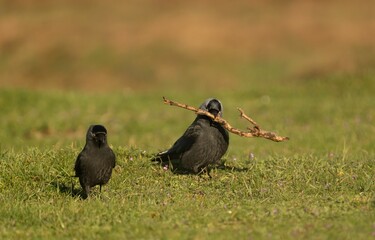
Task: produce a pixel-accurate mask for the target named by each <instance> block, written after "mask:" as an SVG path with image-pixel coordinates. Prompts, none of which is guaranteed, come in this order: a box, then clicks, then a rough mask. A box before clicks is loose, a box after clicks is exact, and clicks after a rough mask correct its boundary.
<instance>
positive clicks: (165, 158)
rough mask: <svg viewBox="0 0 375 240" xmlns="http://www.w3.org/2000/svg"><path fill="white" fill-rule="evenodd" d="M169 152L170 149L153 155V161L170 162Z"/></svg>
mask: <svg viewBox="0 0 375 240" xmlns="http://www.w3.org/2000/svg"><path fill="white" fill-rule="evenodd" d="M167 152H168V151H164V152H160V153H157V154H156V155H155V156H153V157H152V158H151V161H152V162H159V163H163V162H169V156H168V154H167Z"/></svg>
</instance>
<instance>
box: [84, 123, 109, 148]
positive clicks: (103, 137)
mask: <svg viewBox="0 0 375 240" xmlns="http://www.w3.org/2000/svg"><path fill="white" fill-rule="evenodd" d="M87 140H88V141H92V142H93V143H95V145H96V146H98V147H99V148H100V147H101V146H103V145H105V144H106V143H107V129H106V128H105V127H104V126H103V125H91V126H90V128H89V130H88V131H87Z"/></svg>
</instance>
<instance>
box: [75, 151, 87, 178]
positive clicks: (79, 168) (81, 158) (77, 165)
mask: <svg viewBox="0 0 375 240" xmlns="http://www.w3.org/2000/svg"><path fill="white" fill-rule="evenodd" d="M85 158H86V154H85V152H84V151H82V152H80V153H79V154H78V157H77V160H76V163H75V165H74V171H75V173H76V175H75V176H76V177H78V176H79V175H81V174H82V161H84V159H85Z"/></svg>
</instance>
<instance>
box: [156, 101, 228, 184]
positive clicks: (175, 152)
mask: <svg viewBox="0 0 375 240" xmlns="http://www.w3.org/2000/svg"><path fill="white" fill-rule="evenodd" d="M199 108H200V109H202V110H206V111H208V112H210V113H211V114H213V115H214V116H217V115H219V116H220V117H222V114H223V105H222V104H221V102H220V101H219V100H218V99H215V98H209V99H207V100H206V101H205V102H204V103H203V104H202V105H201V106H200V107H199ZM228 145H229V134H228V131H227V130H225V129H224V128H223V127H222V126H221V125H220V124H219V123H217V122H214V121H213V120H212V119H211V118H209V117H207V116H205V115H198V116H197V117H196V118H195V120H194V122H193V123H192V124H191V125H190V126H189V127H188V128H187V130H186V131H185V133H184V134H183V135H182V136H181V137H180V138H179V139H178V140H177V141H176V142H175V143H174V144H173V146H172V147H171V148H170V149H169V150H167V151H164V152H161V153H158V154H157V155H156V156H155V157H153V158H152V161H158V162H161V163H162V164H163V165H166V164H168V163H171V164H172V167H173V169H174V170H177V171H182V172H186V171H187V172H192V173H201V172H202V171H206V172H207V174H208V175H209V176H210V174H209V169H208V167H209V165H212V164H218V163H219V161H220V159H221V157H222V156H223V155H224V154H225V152H226V151H227V149H228ZM210 177H211V176H210Z"/></svg>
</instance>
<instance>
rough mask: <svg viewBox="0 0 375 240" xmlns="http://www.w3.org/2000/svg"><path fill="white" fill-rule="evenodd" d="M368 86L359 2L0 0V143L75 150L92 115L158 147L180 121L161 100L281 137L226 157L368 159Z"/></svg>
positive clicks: (373, 60)
mask: <svg viewBox="0 0 375 240" xmlns="http://www.w3.org/2000/svg"><path fill="white" fill-rule="evenodd" d="M374 78H375V1H373V0H358V1H345V0H325V1H323V0H322V1H320V0H311V1H308V0H299V1H297V0H270V1H254V0H237V1H226V0H225V1H224V0H216V1H208V0H196V1H182V0H176V1H170V0H130V1H120V0H107V1H99V0H65V1H63V0H53V1H48V0H8V1H7V0H5V1H4V0H0V94H1V95H0V108H1V109H2V111H3V118H2V119H0V123H1V124H2V126H4V131H0V139H2V141H1V142H2V143H1V145H0V146H21V147H22V146H25V145H26V146H29V145H36V146H46V147H48V146H51V145H54V146H57V147H58V146H64V145H66V144H70V143H72V142H76V141H80V143H79V146H81V145H82V144H83V142H84V136H85V132H86V130H87V127H88V125H89V124H92V123H93V122H94V121H96V122H99V123H103V124H104V125H105V126H108V128H109V132H111V133H113V134H112V135H111V140H110V141H111V143H112V144H114V145H115V146H118V145H120V146H124V145H125V146H136V147H141V148H146V149H150V151H158V150H163V149H165V148H166V147H168V146H170V145H171V144H173V142H174V141H175V140H176V138H177V137H178V136H179V135H180V134H181V133H182V132H183V131H184V130H185V129H186V127H187V126H188V124H190V123H191V121H192V119H193V118H194V116H193V114H192V113H190V112H188V111H184V110H180V109H175V108H169V107H167V106H165V105H164V104H162V100H161V97H162V96H167V97H169V98H170V99H172V100H176V101H179V102H184V103H187V104H190V105H194V106H199V105H200V104H201V103H202V102H203V101H204V99H206V98H207V97H211V96H213V97H218V98H219V99H220V100H221V101H222V102H223V103H224V106H225V115H224V117H225V118H226V119H227V120H229V121H230V122H231V123H232V125H233V126H238V127H239V128H242V129H245V128H246V123H245V122H244V121H243V120H241V119H239V118H238V112H237V110H236V107H242V108H243V109H244V110H245V112H246V113H248V114H249V115H250V116H251V117H253V118H254V119H255V120H256V121H257V122H258V123H259V124H260V125H261V126H262V128H264V129H266V130H269V131H275V132H278V133H279V134H280V135H284V136H289V137H291V139H292V140H293V141H289V142H288V144H271V142H269V141H266V142H265V141H261V140H259V141H258V140H256V141H253V140H244V139H243V138H240V137H237V136H233V137H232V138H231V139H232V140H231V147H230V151H229V154H236V153H238V152H239V153H243V154H245V155H248V153H249V152H256V153H257V154H264V155H268V154H269V153H270V152H277V153H285V154H288V153H295V152H297V153H298V152H314V151H321V152H323V153H324V154H326V153H327V152H328V153H329V152H332V151H339V152H340V151H347V146H350V147H351V149H352V150H357V152H358V151H359V152H360V151H373V146H374V143H375V139H374V137H373V136H374V134H375V128H374V124H373V122H374V121H375V110H374V106H375V100H374V97H373V95H374V93H375V79H374ZM171 126H173V127H171ZM5 139H6V140H5Z"/></svg>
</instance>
